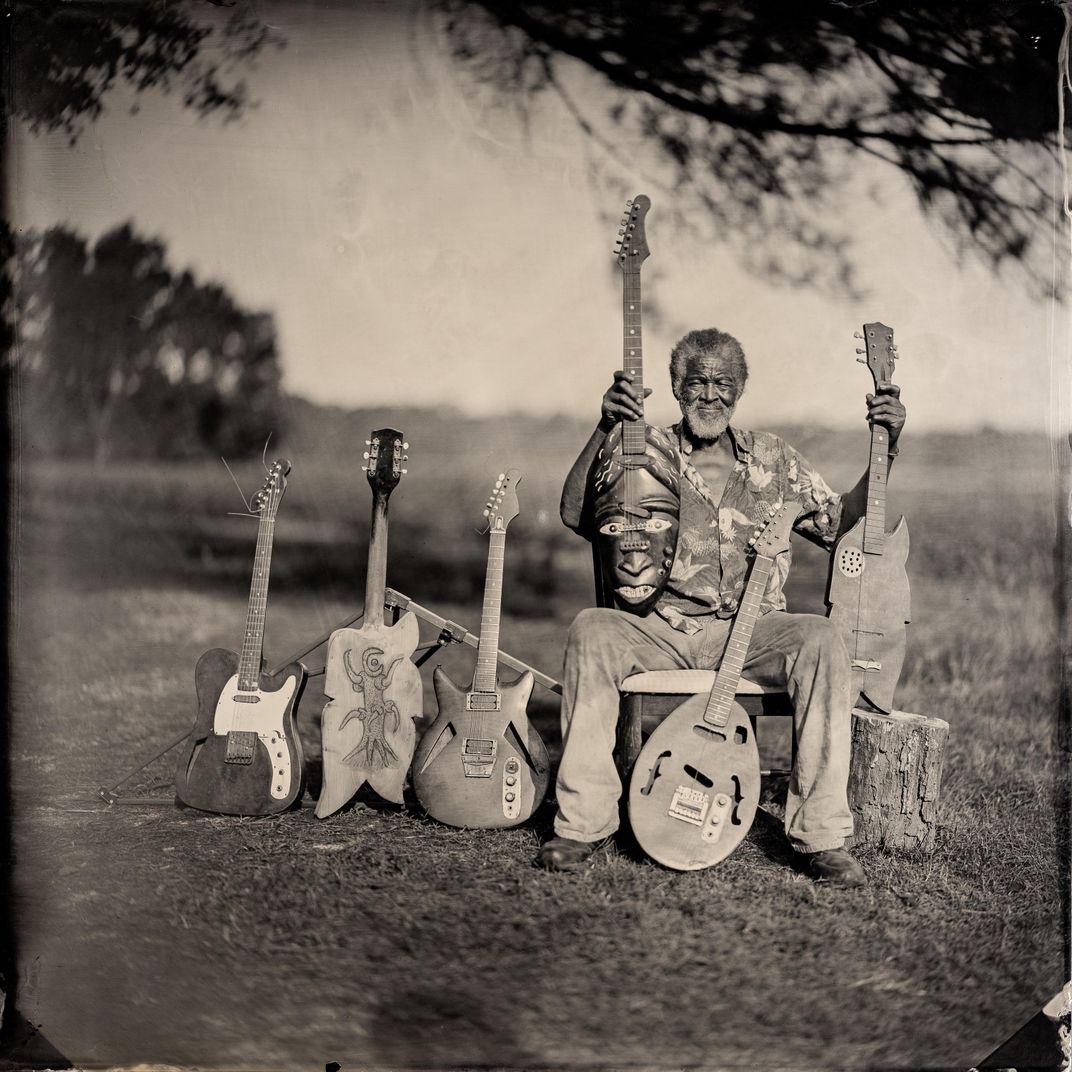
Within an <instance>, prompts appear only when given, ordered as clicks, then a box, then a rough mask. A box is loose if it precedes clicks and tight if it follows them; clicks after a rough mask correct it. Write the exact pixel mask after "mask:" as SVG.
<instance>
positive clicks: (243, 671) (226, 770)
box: [175, 460, 305, 815]
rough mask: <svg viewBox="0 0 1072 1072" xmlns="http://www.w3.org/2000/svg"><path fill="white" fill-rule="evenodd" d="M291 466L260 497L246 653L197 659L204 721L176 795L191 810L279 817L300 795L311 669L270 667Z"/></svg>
mask: <svg viewBox="0 0 1072 1072" xmlns="http://www.w3.org/2000/svg"><path fill="white" fill-rule="evenodd" d="M289 472H290V463H289V462H287V461H285V460H279V461H277V462H275V464H274V465H273V466H272V467H271V469H270V470H269V474H268V479H267V480H266V481H265V484H264V487H262V488H261V489H260V491H258V492H257V494H256V496H254V499H253V511H254V513H256V514H258V516H259V524H258V530H257V551H256V555H255V557H254V560H253V579H252V582H251V584H250V593H249V603H248V606H247V609H246V630H245V634H244V636H243V639H242V652H241V655H239V654H237V653H235V652H233V651H228V650H227V649H225V648H212V649H210V650H209V651H206V652H205V653H204V654H203V655H202V656H201V658H200V659H198V661H197V667H196V669H195V670H194V682H195V685H196V689H197V720H196V721H195V722H194V727H193V729H192V730H191V731H190V736H189V737H187V739H186V742H185V744H184V746H183V749H182V753H181V754H180V755H179V759H178V762H177V764H176V766H175V795H176V796H177V797H178V799H179V800H180V801H181V802H182V803H183V804H186V805H188V806H189V807H191V808H199V809H200V810H201V811H211V812H217V813H219V814H221V815H272V814H274V813H275V812H280V811H284V810H286V809H287V808H289V807H290V806H291V805H292V804H293V803H294V802H295V801H296V800H297V799H298V798H299V797H300V795H301V791H302V787H303V773H304V771H303V763H304V757H303V753H302V745H301V739H300V738H299V736H298V730H297V726H296V724H295V710H296V708H297V706H298V699H299V697H300V695H301V690H302V687H303V686H304V684H305V668H304V667H303V666H302V664H301V663H299V662H295V663H291V664H290V665H289V666H287V667H285V668H284V669H282V670H280V671H279V672H278V673H276V674H268V673H265V672H264V670H263V668H262V667H263V654H262V652H263V641H264V616H265V608H266V606H267V602H268V576H269V570H270V568H271V564H272V543H273V538H274V535H275V519H276V513H277V511H278V510H279V502H280V500H281V499H282V498H283V493H284V492H285V491H286V487H287V474H288V473H289Z"/></svg>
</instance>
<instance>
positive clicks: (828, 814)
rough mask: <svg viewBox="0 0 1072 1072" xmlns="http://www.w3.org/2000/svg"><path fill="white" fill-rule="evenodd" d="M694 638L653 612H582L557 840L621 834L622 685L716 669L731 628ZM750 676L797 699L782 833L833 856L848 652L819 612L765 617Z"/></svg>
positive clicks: (572, 663) (843, 778) (573, 640)
mask: <svg viewBox="0 0 1072 1072" xmlns="http://www.w3.org/2000/svg"><path fill="white" fill-rule="evenodd" d="M694 620H695V621H697V622H699V623H701V625H702V627H701V629H700V630H699V631H698V632H696V633H693V634H687V633H683V632H680V631H679V630H676V629H673V628H671V626H669V625H668V624H667V623H666V622H665V621H663V619H662V618H660V617H659V616H658V615H657V614H650V615H648V617H646V618H638V617H637V616H635V615H632V614H626V613H625V612H623V611H619V610H612V609H610V608H603V607H598V608H590V609H588V610H583V611H581V613H580V614H578V615H577V617H576V618H575V619H574V621H573V624H572V625H571V626H570V630H569V636H568V638H567V640H566V659H565V668H564V673H563V682H562V740H563V745H564V748H563V753H562V762H561V765H560V766H559V770H558V815H557V816H556V818H555V832H556V833H557V834H559V835H560V836H562V837H568V838H573V839H574V840H576V841H598V840H600V839H601V838H604V837H606V836H607V835H608V834H611V833H613V832H614V831H615V830H616V829H617V827H618V798H619V797H620V796H621V792H622V784H621V780H620V779H619V777H618V769H617V767H616V766H615V763H614V757H613V750H614V745H615V740H616V736H617V725H618V711H619V692H618V686H619V685H620V684H621V683H622V681H623V680H624V679H625V678H627V677H628V676H629V675H630V674H635V673H639V672H640V671H643V670H681V669H703V670H709V669H716V668H717V667H718V665H719V663H720V662H721V661H722V651H723V648H724V647H725V645H726V640H727V638H728V637H729V631H730V626H731V625H732V622H730V621H727V620H723V619H721V618H716V617H714V616H713V615H711V616H705V617H703V618H698V619H694ZM744 674H745V676H746V677H748V678H749V679H750V680H752V681H755V682H757V683H758V684H761V685H768V686H773V687H776V688H784V689H785V690H786V692H788V693H789V697H790V699H791V700H792V701H793V708H794V721H795V723H796V737H797V754H796V761H795V763H794V765H793V774H792V777H791V778H790V780H789V794H788V797H787V800H786V807H785V831H786V834H787V835H788V837H789V840H790V842H791V843H792V845H793V846H794V847H795V848H797V849H799V850H801V851H804V852H819V851H820V850H822V849H835V848H839V847H841V846H842V845H843V844H844V843H845V839H846V838H847V837H848V836H849V835H851V834H852V814H851V813H850V811H849V803H848V794H847V790H848V779H849V748H850V743H851V739H850V733H851V723H850V719H851V717H852V696H851V695H850V687H851V673H850V670H849V656H848V654H847V652H846V650H845V645H844V643H843V642H842V640H841V637H840V636H839V635H838V633H837V631H836V629H835V628H834V627H833V626H832V625H831V624H830V621H829V620H828V619H826V618H823V617H820V616H819V615H816V614H788V613H786V612H785V611H768V612H767V613H766V614H764V615H761V617H760V618H759V620H758V621H757V622H756V624H755V629H754V631H753V633H752V641H751V643H750V644H749V647H748V657H747V659H746V661H745V665H744Z"/></svg>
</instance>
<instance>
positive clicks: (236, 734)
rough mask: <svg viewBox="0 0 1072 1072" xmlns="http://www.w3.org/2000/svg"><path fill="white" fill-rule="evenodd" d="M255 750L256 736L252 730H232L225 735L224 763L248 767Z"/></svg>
mask: <svg viewBox="0 0 1072 1072" xmlns="http://www.w3.org/2000/svg"><path fill="white" fill-rule="evenodd" d="M256 748H257V734H256V733H254V732H253V731H252V730H232V731H231V732H230V733H228V734H227V754H226V756H224V760H223V761H224V763H236V764H238V765H239V766H241V767H248V766H249V765H250V764H251V763H252V762H253V753H254V751H255V750H256Z"/></svg>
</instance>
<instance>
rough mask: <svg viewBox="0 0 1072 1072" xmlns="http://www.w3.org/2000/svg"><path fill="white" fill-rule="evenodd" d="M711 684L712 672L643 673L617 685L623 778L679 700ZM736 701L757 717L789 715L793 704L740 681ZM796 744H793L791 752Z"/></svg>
mask: <svg viewBox="0 0 1072 1072" xmlns="http://www.w3.org/2000/svg"><path fill="white" fill-rule="evenodd" d="M714 683H715V671H714V670H645V671H643V672H642V673H639V674H632V675H630V676H629V677H627V678H626V679H625V680H624V681H623V682H622V683H621V685H620V686H619V691H620V693H621V708H620V715H619V719H618V767H619V769H620V770H621V771H622V774H623V777H624V776H625V775H626V774H628V772H629V771H630V770H631V769H632V767H633V764H634V763H635V762H636V757H637V756H638V755H640V749H641V746H642V745H643V742H644V737H645V736H646V735H647V734H648V733H650V732H651V731H652V730H653V729H654V728H655V726H657V725H658V724H659V722H661V721H662V720H663V719H664V718H665V717H666V716H667V715H668V714H669V713H670V712H671V711H673V710H674V709H675V708H676V707H678V706H679V705H680V704H681V703H682V701H683V700H684V699H685V698H687V697H689V696H695V695H697V694H703V695H706V694H707V693H709V692H710V691H711V687H712V686H713V685H714ZM737 700H738V702H739V703H740V704H741V706H742V707H743V708H744V709H745V710H746V711H747V712H748V714H749V715H750V716H751V717H752V723H753V725H754V724H755V720H756V718H757V716H759V715H783V716H786V715H788V716H790V717H791V716H792V714H793V705H792V704H791V703H790V702H789V697H788V695H786V693H785V692H784V691H782V690H781V689H776V688H768V687H767V686H764V685H758V684H757V683H756V682H754V681H749V680H747V678H741V680H740V683H739V684H738V686H737ZM795 750H796V742H795V741H794V742H793V751H794V752H795ZM763 773H764V774H788V773H789V771H788V770H787V769H778V768H771V769H769V770H764V771H763Z"/></svg>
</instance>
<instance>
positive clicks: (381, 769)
mask: <svg viewBox="0 0 1072 1072" xmlns="http://www.w3.org/2000/svg"><path fill="white" fill-rule="evenodd" d="M419 639H420V627H419V625H418V622H417V618H416V615H414V614H412V613H407V614H404V615H402V617H401V618H400V619H399V620H398V621H397V622H396V623H395V624H394V625H388V624H386V623H384V622H379V623H376V622H365V624H364V625H362V626H361V628H359V629H338V630H336V631H335V632H334V633H332V634H331V639H330V640H329V641H328V654H327V669H326V673H325V677H324V693H325V695H326V696H327V697H328V698H329V699H328V703H327V704H326V705H325V707H324V714H323V719H322V722H321V726H320V732H321V739H322V743H323V750H324V787H323V789H322V790H321V793H320V797H319V799H318V800H317V804H316V814H317V816H318V817H319V818H324V817H325V816H327V815H330V814H331V813H332V812H334V811H337V810H338V809H339V808H341V807H342V806H343V805H344V804H345V803H346V802H347V801H348V800H349V799H350V797H352V796H353V795H354V793H356V792H357V790H358V789H360V788H361V785H362V784H363V783H364V782H368V784H369V785H371V786H372V788H373V789H375V790H376V792H377V793H379V795H380V796H381V797H383V798H384V799H385V800H390V801H393V802H394V803H396V804H401V803H402V789H403V785H404V783H405V780H406V774H407V772H408V770H409V763H410V758H411V757H412V755H413V745H414V741H415V739H416V732H417V731H416V727H415V726H414V719H417V718H420V717H421V711H422V709H423V691H422V687H421V675H420V671H419V670H418V669H417V667H416V666H414V665H413V663H412V661H411V659H410V656H412V655H413V652H414V651H415V650H416V647H417V644H418V642H419Z"/></svg>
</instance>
